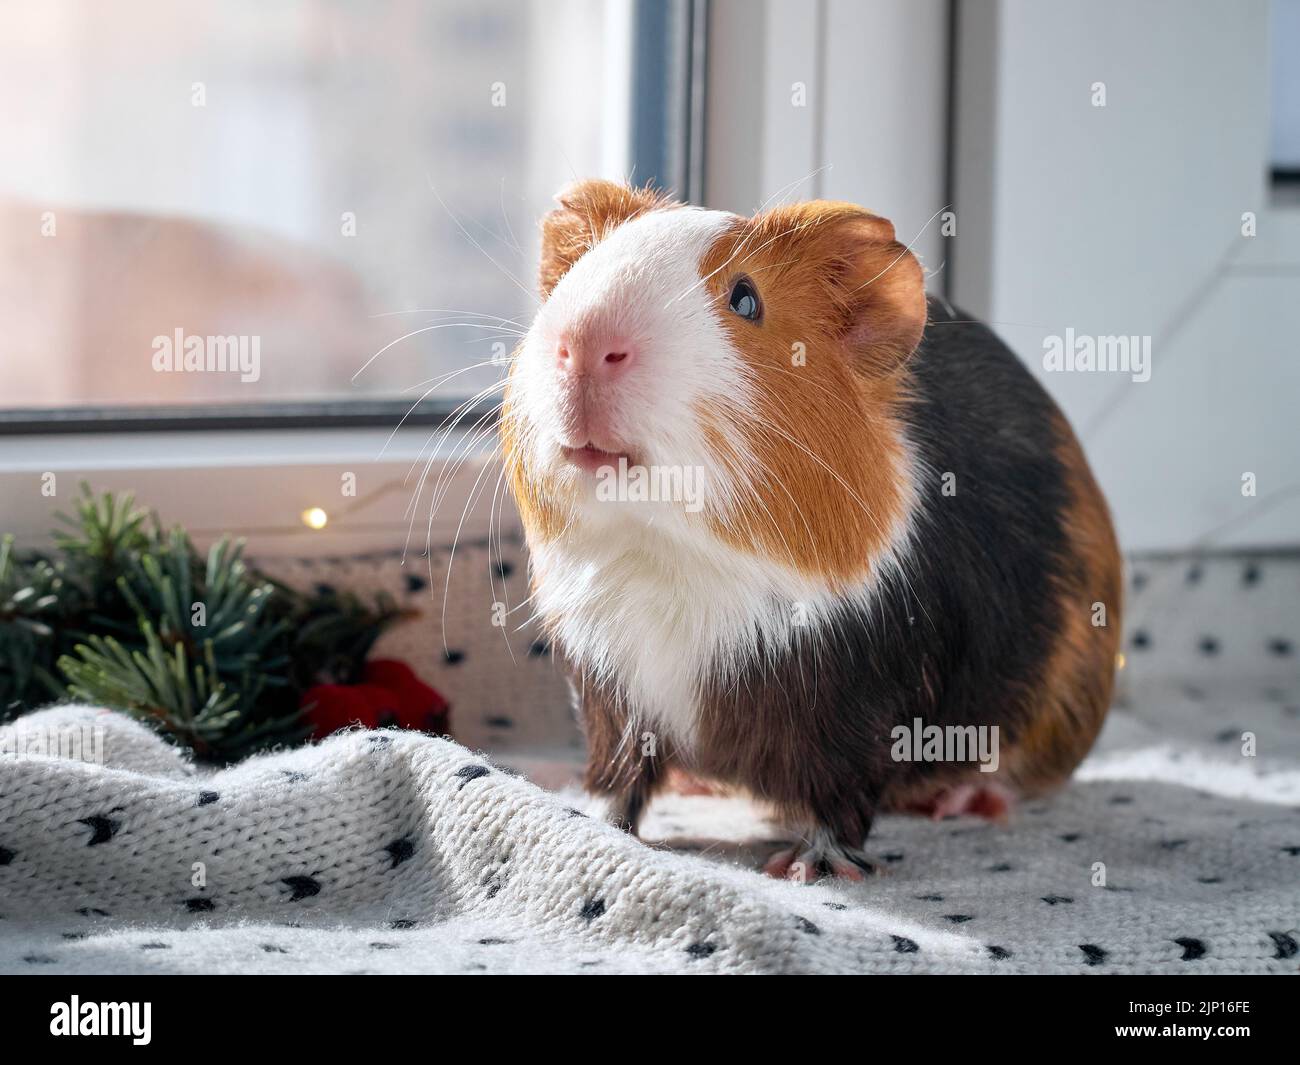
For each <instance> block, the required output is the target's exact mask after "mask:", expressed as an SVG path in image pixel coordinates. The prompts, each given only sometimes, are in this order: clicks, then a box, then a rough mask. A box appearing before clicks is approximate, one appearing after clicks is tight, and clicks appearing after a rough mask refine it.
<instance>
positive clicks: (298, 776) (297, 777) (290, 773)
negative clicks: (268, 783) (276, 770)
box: [280, 769, 307, 784]
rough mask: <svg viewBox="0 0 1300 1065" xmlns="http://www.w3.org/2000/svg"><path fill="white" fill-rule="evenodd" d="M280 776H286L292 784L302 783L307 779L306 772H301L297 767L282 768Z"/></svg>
mask: <svg viewBox="0 0 1300 1065" xmlns="http://www.w3.org/2000/svg"><path fill="white" fill-rule="evenodd" d="M280 776H282V777H284V779H285V780H287V781H288V782H289V783H290V784H301V783H302V782H303V781H304V780H306V779H307V774H306V773H300V772H298V770H296V769H281V770H280Z"/></svg>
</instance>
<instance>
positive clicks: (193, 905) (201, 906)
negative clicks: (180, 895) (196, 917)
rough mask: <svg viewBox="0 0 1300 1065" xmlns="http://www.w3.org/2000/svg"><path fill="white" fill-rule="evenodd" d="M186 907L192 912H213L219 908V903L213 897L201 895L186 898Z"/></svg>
mask: <svg viewBox="0 0 1300 1065" xmlns="http://www.w3.org/2000/svg"><path fill="white" fill-rule="evenodd" d="M185 908H186V909H187V910H189V911H190V913H211V912H212V911H213V910H215V909H216V908H217V904H216V903H215V902H213V901H212V900H211V899H205V898H201V897H200V898H196V899H186V900H185Z"/></svg>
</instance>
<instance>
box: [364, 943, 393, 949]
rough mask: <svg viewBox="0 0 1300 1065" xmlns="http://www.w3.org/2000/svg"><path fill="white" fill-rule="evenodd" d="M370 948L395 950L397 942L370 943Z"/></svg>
mask: <svg viewBox="0 0 1300 1065" xmlns="http://www.w3.org/2000/svg"><path fill="white" fill-rule="evenodd" d="M370 949H371V950H396V949H397V944H396V943H371V944H370Z"/></svg>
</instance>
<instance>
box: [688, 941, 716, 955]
mask: <svg viewBox="0 0 1300 1065" xmlns="http://www.w3.org/2000/svg"><path fill="white" fill-rule="evenodd" d="M717 949H718V948H717V947H716V946H715V945H714V944H712V943H692V944H691V945H690V946H689V947H687V948H686V953H687V954H689V955H690V956H691V957H692V958H707V957H708V956H709V955H710V954H712V953H714V952H715V951H716V950H717Z"/></svg>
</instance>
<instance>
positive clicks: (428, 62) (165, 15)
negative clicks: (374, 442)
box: [0, 0, 626, 411]
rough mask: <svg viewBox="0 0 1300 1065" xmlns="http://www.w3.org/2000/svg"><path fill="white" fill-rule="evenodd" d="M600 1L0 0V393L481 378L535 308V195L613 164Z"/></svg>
mask: <svg viewBox="0 0 1300 1065" xmlns="http://www.w3.org/2000/svg"><path fill="white" fill-rule="evenodd" d="M610 10H615V9H614V8H611V9H607V8H606V5H604V4H603V3H602V2H601V0H547V2H546V3H531V2H525V0H438V2H430V0H382V2H374V0H367V2H361V0H352V2H349V0H294V2H267V0H222V2H221V3H212V2H211V0H199V2H196V0H180V2H178V0H118V2H115V3H111V4H108V3H85V2H78V0H28V2H15V3H6V4H4V5H3V6H0V22H2V23H3V26H2V28H0V129H3V130H4V135H3V137H0V320H2V321H3V322H4V328H3V329H2V330H0V408H5V409H10V410H13V409H21V410H28V411H35V410H38V409H40V408H67V407H118V406H124V405H130V406H137V405H145V406H148V405H159V404H165V405H177V404H187V405H188V404H195V405H203V404H220V405H228V404H241V403H245V402H248V403H279V402H298V401H315V400H337V399H345V398H349V397H357V396H362V397H366V398H372V399H373V398H379V397H382V398H401V397H407V398H410V399H412V400H414V399H415V398H416V397H418V396H419V395H420V394H421V393H422V392H423V391H424V390H425V389H427V388H428V387H429V384H431V383H432V379H434V378H436V377H438V376H439V375H442V374H446V373H449V372H452V371H457V370H461V369H464V368H467V367H470V366H471V365H473V364H475V363H487V365H485V366H483V367H480V368H478V369H476V370H473V371H467V372H465V373H463V374H461V375H460V376H459V377H457V378H455V379H452V380H450V381H448V382H446V385H445V387H444V388H443V389H442V390H440V392H439V394H440V395H450V396H454V397H456V398H460V397H464V396H467V395H470V394H472V393H473V392H474V391H476V390H477V389H479V388H481V387H483V386H484V385H486V384H488V383H490V382H491V381H492V380H494V379H497V378H499V376H500V373H501V363H500V358H498V360H497V362H496V363H495V364H493V357H494V355H495V356H498V357H500V356H503V355H505V354H508V352H509V350H510V348H511V347H512V346H513V343H514V339H515V337H514V334H515V332H516V331H517V330H518V329H519V328H521V327H522V326H523V325H526V323H527V321H528V319H529V317H530V315H531V313H532V310H533V308H534V307H535V302H534V297H533V291H534V261H535V254H536V251H535V233H536V220H537V217H538V215H539V214H540V213H541V212H542V211H544V210H545V209H546V207H547V205H548V204H549V202H550V197H551V195H552V194H553V193H554V192H555V190H556V188H557V187H558V186H560V185H562V184H563V183H564V182H566V181H568V180H570V179H571V178H573V177H574V176H578V175H582V176H586V175H590V174H601V173H603V174H608V175H611V176H615V175H617V174H618V173H620V172H621V171H622V168H623V161H622V159H621V157H620V151H621V149H622V145H623V138H624V137H625V130H619V129H618V128H616V127H617V122H611V121H610V120H609V118H608V116H609V115H611V114H613V113H614V112H613V111H612V110H611V108H610V107H608V106H607V102H608V100H609V99H610V98H611V80H617V79H618V78H620V77H624V76H626V75H625V69H624V71H623V72H620V70H619V64H617V63H611V62H609V61H608V59H607V58H605V57H606V56H607V55H608V53H609V51H610V49H609V48H608V47H607V46H608V44H609V42H608V40H607V38H608V35H609V34H610V33H612V32H613V31H612V29H611V26H610V19H611V15H610V13H609V12H610ZM613 91H614V93H615V95H617V92H618V91H619V90H618V89H617V87H615V89H614V90H613ZM416 330H422V331H421V332H416V333H414V335H412V336H409V337H406V339H403V340H398V338H401V337H404V336H405V335H406V334H408V333H412V332H413V331H416ZM393 342H395V343H393ZM390 343H392V346H391V347H390V348H388V349H387V350H386V351H384V352H383V354H382V355H381V356H380V357H379V358H378V359H376V360H375V361H374V362H373V363H371V364H370V365H369V367H368V368H367V369H365V371H364V372H362V373H361V374H360V375H359V376H356V377H355V380H354V375H356V374H357V372H358V371H359V370H360V369H361V368H362V367H363V366H365V365H366V364H367V362H368V360H370V359H371V357H372V356H374V355H375V354H376V353H377V352H379V351H380V350H381V349H383V348H384V347H385V345H388V344H390ZM178 367H179V368H178ZM421 382H428V383H426V384H424V385H423V387H419V386H420V385H421ZM413 388H414V389H415V390H414V391H411V390H412V389H413Z"/></svg>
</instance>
